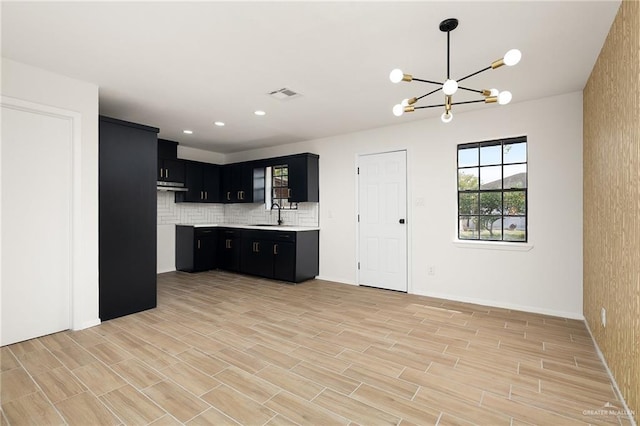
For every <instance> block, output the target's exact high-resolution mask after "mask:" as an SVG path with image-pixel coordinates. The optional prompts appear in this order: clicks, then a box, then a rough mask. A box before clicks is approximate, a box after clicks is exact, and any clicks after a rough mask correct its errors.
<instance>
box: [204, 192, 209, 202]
mask: <svg viewBox="0 0 640 426" xmlns="http://www.w3.org/2000/svg"><path fill="white" fill-rule="evenodd" d="M204 199H205V200H208V199H209V192H208V191H204Z"/></svg>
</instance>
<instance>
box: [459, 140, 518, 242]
mask: <svg viewBox="0 0 640 426" xmlns="http://www.w3.org/2000/svg"><path fill="white" fill-rule="evenodd" d="M516 143H525V144H526V145H525V161H523V162H514V163H506V164H505V162H504V160H505V159H504V151H505V149H504V147H505V145H512V144H516ZM488 146H500V162H499V163H496V164H485V165H482V163H481V151H482V150H481V149H482V148H483V147H488ZM469 148H477V150H478V158H477V164H475V165H472V166H463V167H460V151H461V150H463V149H469ZM528 151H529V144H528V141H527V136H518V137H513V138H506V139H494V140H489V141H481V142H471V143H464V144H459V145H458V146H457V149H456V182H457V188H458V190H457V197H456V198H457V199H456V203H457V207H458V208H457V212H456V218H457V220H456V223H457V227H458V233H457V235H458V240H459V241H483V242H505V243H516V244H517V243H527V242H528V241H529V152H528ZM513 165H524V166H525V177H524V179H525V180H524V187H523V188H519V187H516V188H513V187H510V188H505V187H504V180H505V176H504V168H505V166H513ZM496 166H500V179H499V180H500V188H488V189H482V184H481V182H480V178H481V176H482V168H483V167H496ZM471 169H477V171H478V187H477V188H476V189H461V187H460V176H461V173H460V172H461V170H471ZM493 182H495V181H492V182H489V183H485V184H484V185H487V184H490V183H493ZM517 192H521V193H523V194H524V214H507V213H505V211H506V209H505V194H507V193H517ZM461 194H462V195H467V196H468V195H469V194H476V197H475V198H476V200H477V201H476V202H477V205H476V206H475V213H473V212H469V213H465V214H463V213H462V212H461V205H460V204H461V203H460V200H461V197H460V196H461ZM482 194H500V208H499V213H492V214H488V215H487V214H485V215H483V214H482V209H481V206H480V200H481V197H482ZM471 199H473V197H472V198H471ZM483 216H486V217H495V220H498V219H500V223H501V229H500V238H499V239H498V238H482V226H481V220H480V218H481V217H483ZM474 218H475V220H476V222H475V228H476V230H475V234H476V236H474V237H472V238H470V237H468V236H462V235H461V233H462V232H463V226H462V223H463V221H464V220H466V221H467V222H468V221H470V220H473V219H474ZM505 218H524V239H519V240H516V239H505V232H504V230H505V227H504V223H505ZM495 220H494V221H493V222H495ZM514 229H515V228H514Z"/></svg>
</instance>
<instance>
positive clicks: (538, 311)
mask: <svg viewBox="0 0 640 426" xmlns="http://www.w3.org/2000/svg"><path fill="white" fill-rule="evenodd" d="M413 294H417V295H419V296H427V297H435V298H437V299H446V300H455V301H456V302H465V303H473V304H475V305H483V306H491V307H495V308H502V309H511V310H514V311H523V312H531V313H534V314H542V315H550V316H554V317H561V318H569V319H577V320H584V315H582V314H581V313H577V312H565V311H556V310H553V309H545V308H539V307H536V306H526V305H518V304H515V303H502V302H496V301H495V300H488V299H476V298H473V297H459V296H452V295H450V294H444V293H431V292H424V293H422V292H420V293H413Z"/></svg>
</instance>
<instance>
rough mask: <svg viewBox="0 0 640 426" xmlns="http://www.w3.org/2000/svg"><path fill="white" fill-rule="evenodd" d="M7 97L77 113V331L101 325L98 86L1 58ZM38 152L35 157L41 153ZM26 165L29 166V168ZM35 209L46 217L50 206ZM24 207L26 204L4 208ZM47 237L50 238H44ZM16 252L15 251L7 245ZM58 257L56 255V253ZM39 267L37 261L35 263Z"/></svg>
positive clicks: (74, 228)
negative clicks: (99, 303)
mask: <svg viewBox="0 0 640 426" xmlns="http://www.w3.org/2000/svg"><path fill="white" fill-rule="evenodd" d="M1 91H2V95H3V96H9V97H12V98H17V99H21V100H24V101H29V102H35V103H39V104H43V105H48V106H52V107H57V108H61V109H65V110H70V111H75V112H78V113H79V114H80V116H81V118H80V126H81V129H80V138H81V140H80V144H79V146H80V149H79V152H75V153H74V156H75V157H74V165H73V168H74V184H73V188H60V190H61V191H70V192H72V196H73V199H74V209H75V211H74V213H75V214H74V218H73V222H72V224H71V226H72V233H73V243H74V250H73V256H72V274H73V289H72V327H73V328H74V329H82V328H86V327H90V326H93V325H96V324H98V323H99V322H100V320H99V318H98V86H96V85H94V84H90V83H87V82H83V81H79V80H75V79H72V78H69V77H65V76H62V75H59V74H55V73H51V72H49V71H45V70H43V69H40V68H35V67H32V66H28V65H25V64H22V63H19V62H15V61H12V60H9V59H6V58H2V88H1ZM37 154H38V153H37V152H34V153H33V155H37ZM25 166H26V165H25ZM35 201H36V203H35V204H34V206H35V207H34V208H39V209H41V210H42V214H43V215H44V214H46V207H47V206H46V205H40V204H38V203H37V200H35ZM2 208H3V209H7V208H24V206H6V205H3V206H2ZM42 238H47V236H46V235H43V236H42ZM3 250H11V247H3ZM52 255H53V254H52ZM33 265H34V267H38V266H37V259H34V261H33Z"/></svg>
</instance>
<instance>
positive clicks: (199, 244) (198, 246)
mask: <svg viewBox="0 0 640 426" xmlns="http://www.w3.org/2000/svg"><path fill="white" fill-rule="evenodd" d="M198 250H200V240H198Z"/></svg>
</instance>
